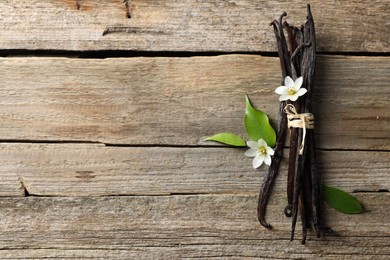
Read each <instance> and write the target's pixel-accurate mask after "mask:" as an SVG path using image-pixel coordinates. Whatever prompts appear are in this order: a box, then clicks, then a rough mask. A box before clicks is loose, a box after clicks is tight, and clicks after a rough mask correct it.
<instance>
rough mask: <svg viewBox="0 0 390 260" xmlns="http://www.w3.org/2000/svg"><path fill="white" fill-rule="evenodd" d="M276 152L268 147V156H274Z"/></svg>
mask: <svg viewBox="0 0 390 260" xmlns="http://www.w3.org/2000/svg"><path fill="white" fill-rule="evenodd" d="M274 153H275V151H274V150H273V149H272V148H271V147H267V154H269V155H274Z"/></svg>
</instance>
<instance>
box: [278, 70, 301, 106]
mask: <svg viewBox="0 0 390 260" xmlns="http://www.w3.org/2000/svg"><path fill="white" fill-rule="evenodd" d="M302 83H303V78H302V77H299V78H297V80H296V81H295V82H294V80H293V79H292V78H290V77H289V76H287V77H286V78H285V79H284V85H285V86H280V87H277V88H276V89H275V93H276V94H279V95H280V97H279V101H285V100H289V99H290V100H291V101H296V100H297V99H298V97H300V96H302V95H304V94H305V93H306V92H307V89H305V88H301V86H302Z"/></svg>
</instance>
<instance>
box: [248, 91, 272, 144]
mask: <svg viewBox="0 0 390 260" xmlns="http://www.w3.org/2000/svg"><path fill="white" fill-rule="evenodd" d="M245 101H246V109H245V115H244V127H245V131H246V133H247V134H248V136H249V138H250V139H251V140H252V141H255V142H257V141H258V140H259V139H263V140H264V141H265V142H266V143H267V144H268V146H270V147H274V146H275V143H276V133H275V130H274V129H273V128H272V126H271V125H270V124H269V119H268V116H267V115H266V114H265V113H264V112H263V111H260V110H258V109H256V108H254V107H252V104H251V102H250V100H249V98H248V96H247V95H245Z"/></svg>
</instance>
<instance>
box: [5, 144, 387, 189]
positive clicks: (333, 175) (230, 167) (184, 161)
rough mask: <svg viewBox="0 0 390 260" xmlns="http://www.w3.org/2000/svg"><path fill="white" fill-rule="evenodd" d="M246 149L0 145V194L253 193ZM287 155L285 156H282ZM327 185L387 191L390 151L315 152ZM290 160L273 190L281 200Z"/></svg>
mask: <svg viewBox="0 0 390 260" xmlns="http://www.w3.org/2000/svg"><path fill="white" fill-rule="evenodd" d="M244 151H245V149H229V148H168V147H105V146H103V145H92V144H90V145H88V144H1V145H0V165H2V167H1V169H0V176H1V178H2V181H1V184H0V196H23V195H24V190H23V189H22V185H23V186H24V188H25V189H27V192H28V194H29V195H34V196H112V195H121V196H126V195H127V196H132V195H169V194H220V193H224V194H227V193H230V194H236V193H239V194H254V195H256V194H257V193H258V189H259V187H260V183H261V181H262V177H261V176H262V174H263V173H264V172H265V168H264V167H263V168H261V169H260V170H259V171H254V170H253V168H252V166H251V159H250V158H247V157H245V156H244V155H243V153H244ZM287 154H288V153H287V150H286V153H285V157H287ZM318 160H319V171H320V172H321V173H322V175H323V179H324V182H325V183H327V184H329V185H333V186H336V187H339V188H342V189H344V190H346V191H349V192H353V191H370V192H378V191H384V190H387V191H388V190H389V189H390V180H389V178H388V177H389V174H388V170H389V169H390V152H373V151H371V152H367V151H320V152H319V153H318ZM286 172H287V160H286V159H285V160H284V161H283V162H282V167H281V171H280V176H279V178H278V181H277V184H276V187H275V189H274V190H275V191H274V192H276V193H281V194H285V190H286Z"/></svg>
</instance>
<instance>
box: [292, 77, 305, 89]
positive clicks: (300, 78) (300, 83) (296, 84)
mask: <svg viewBox="0 0 390 260" xmlns="http://www.w3.org/2000/svg"><path fill="white" fill-rule="evenodd" d="M302 83H303V77H302V76H301V77H299V78H297V80H296V81H295V84H294V85H295V89H297V90H298V89H300V88H301V87H302Z"/></svg>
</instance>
